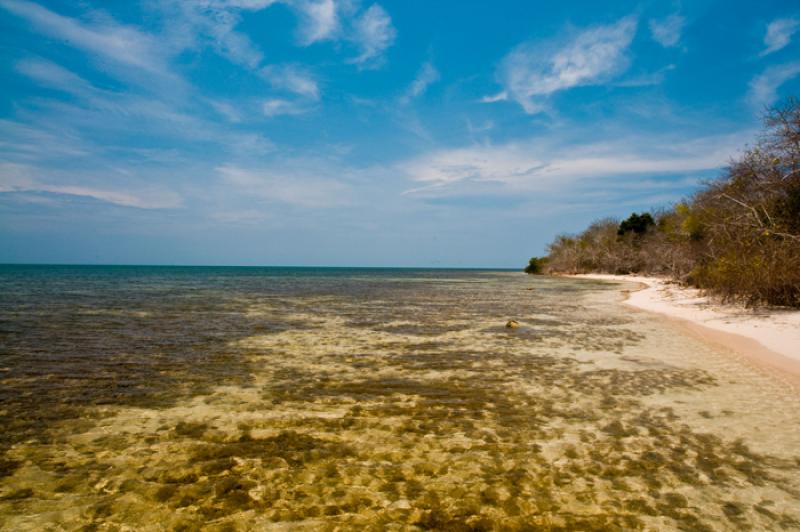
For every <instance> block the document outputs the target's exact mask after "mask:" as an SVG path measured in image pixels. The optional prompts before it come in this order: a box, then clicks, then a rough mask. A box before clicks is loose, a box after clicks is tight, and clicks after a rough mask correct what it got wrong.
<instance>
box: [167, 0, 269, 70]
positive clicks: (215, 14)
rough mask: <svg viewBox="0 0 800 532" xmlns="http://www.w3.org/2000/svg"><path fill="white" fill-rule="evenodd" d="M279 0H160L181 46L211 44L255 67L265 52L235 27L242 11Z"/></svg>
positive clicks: (176, 43) (238, 61)
mask: <svg viewBox="0 0 800 532" xmlns="http://www.w3.org/2000/svg"><path fill="white" fill-rule="evenodd" d="M276 1H277V0H199V1H192V2H189V1H185V0H161V1H160V2H158V3H157V4H156V5H157V6H158V7H159V8H160V9H161V10H162V11H163V12H164V13H165V14H166V16H167V17H168V18H169V25H168V27H167V29H168V33H169V35H170V36H171V38H172V40H173V45H174V46H175V47H176V48H178V49H183V48H193V47H199V46H205V45H210V46H211V47H212V48H213V49H214V50H216V52H217V53H218V54H220V55H221V56H222V57H225V58H226V59H228V60H229V61H231V62H232V63H235V64H238V65H241V66H244V67H246V68H250V69H255V68H257V67H258V66H259V64H260V63H261V61H262V59H263V54H262V53H261V51H260V50H259V49H258V47H257V46H256V45H255V44H254V43H253V42H252V41H251V40H250V38H249V37H248V36H247V35H245V34H244V33H241V32H239V31H236V26H237V25H238V24H239V22H240V21H241V12H242V11H260V10H262V9H265V8H267V7H269V6H270V5H272V4H274V3H276Z"/></svg>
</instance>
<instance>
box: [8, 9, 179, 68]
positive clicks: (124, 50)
mask: <svg viewBox="0 0 800 532" xmlns="http://www.w3.org/2000/svg"><path fill="white" fill-rule="evenodd" d="M0 7H1V8H3V9H5V10H6V11H8V12H10V13H13V14H14V15H16V16H18V17H20V18H23V19H25V20H27V21H28V22H29V23H31V24H32V25H33V26H34V27H35V28H37V29H38V30H40V31H42V32H43V33H45V34H47V35H50V36H52V37H56V38H58V39H61V40H63V41H64V42H67V43H69V44H70V45H72V46H74V47H76V48H79V49H81V50H84V51H86V52H89V53H91V54H93V55H95V56H97V57H101V58H103V59H105V60H108V61H111V62H112V63H114V64H116V65H117V66H121V67H127V68H133V69H136V70H137V71H141V72H145V73H147V74H149V75H150V76H153V75H155V76H158V77H159V78H162V79H168V80H172V81H177V80H178V78H177V76H175V75H174V74H173V73H172V72H171V70H170V69H169V68H168V64H167V63H168V62H167V55H168V54H167V53H166V52H165V51H164V48H163V45H162V44H161V43H160V42H159V41H158V40H157V39H156V38H155V37H154V36H152V35H149V34H147V33H144V32H141V31H139V30H137V29H136V28H133V27H130V26H125V25H122V24H118V23H116V22H115V21H113V20H111V19H110V18H108V17H107V16H96V17H94V19H95V20H93V21H91V22H83V21H80V20H77V19H73V18H70V17H65V16H62V15H59V14H58V13H55V12H53V11H50V10H49V9H47V8H45V7H42V6H40V5H39V4H35V3H33V2H28V1H25V0H0ZM118 72H120V71H119V70H118ZM123 74H124V73H123ZM126 77H127V76H126Z"/></svg>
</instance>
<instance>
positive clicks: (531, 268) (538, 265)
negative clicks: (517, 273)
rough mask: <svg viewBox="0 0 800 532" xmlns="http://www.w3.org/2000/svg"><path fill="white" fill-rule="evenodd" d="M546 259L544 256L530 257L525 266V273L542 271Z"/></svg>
mask: <svg viewBox="0 0 800 532" xmlns="http://www.w3.org/2000/svg"><path fill="white" fill-rule="evenodd" d="M546 260H547V258H546V257H531V260H529V261H528V265H527V266H525V273H527V274H530V275H538V274H542V273H544V264H545V262H546Z"/></svg>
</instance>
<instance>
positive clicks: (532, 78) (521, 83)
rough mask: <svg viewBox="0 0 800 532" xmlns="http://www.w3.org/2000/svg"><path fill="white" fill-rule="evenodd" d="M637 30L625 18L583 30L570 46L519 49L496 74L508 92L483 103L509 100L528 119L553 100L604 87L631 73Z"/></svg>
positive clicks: (562, 43) (532, 44) (535, 45)
mask: <svg viewBox="0 0 800 532" xmlns="http://www.w3.org/2000/svg"><path fill="white" fill-rule="evenodd" d="M636 27H637V21H636V19H635V18H634V17H625V18H623V19H621V20H619V21H617V22H616V23H614V24H610V25H607V26H595V27H592V28H589V29H585V30H583V31H581V32H579V33H577V35H575V36H573V37H572V38H571V39H569V40H567V41H563V40H556V41H548V42H529V43H524V44H522V45H519V46H518V47H516V48H515V49H514V50H512V51H511V52H510V53H509V54H508V55H507V56H506V57H505V59H504V60H503V61H502V63H501V65H500V68H499V70H498V79H499V80H500V82H501V84H502V85H503V88H504V90H503V91H502V92H501V93H499V94H497V95H494V96H489V97H485V98H484V99H483V101H484V102H487V103H488V102H495V101H501V100H506V99H510V100H513V101H515V102H517V103H518V104H519V105H521V106H522V108H523V109H524V110H525V112H526V113H537V112H540V111H542V110H543V109H544V105H545V101H546V98H547V97H549V96H551V95H552V94H555V93H557V92H559V91H563V90H567V89H571V88H573V87H580V86H587V85H598V84H602V83H604V82H606V81H608V80H610V79H612V78H613V77H614V76H616V75H617V74H619V73H621V72H623V71H625V70H626V69H627V67H628V62H629V60H628V56H627V53H626V52H627V49H628V47H629V46H630V44H631V41H632V40H633V37H634V35H635V33H636Z"/></svg>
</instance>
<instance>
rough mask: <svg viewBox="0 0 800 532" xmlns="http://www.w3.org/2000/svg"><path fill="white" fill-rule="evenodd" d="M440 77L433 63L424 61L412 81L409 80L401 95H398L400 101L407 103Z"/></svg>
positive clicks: (421, 93) (420, 94)
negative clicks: (409, 82)
mask: <svg viewBox="0 0 800 532" xmlns="http://www.w3.org/2000/svg"><path fill="white" fill-rule="evenodd" d="M440 78H441V75H440V74H439V71H438V70H436V67H435V66H433V63H431V62H430V61H426V62H425V63H423V64H422V66H421V67H420V69H419V71H417V75H416V77H415V78H414V81H412V82H411V84H410V85H409V86H408V88H407V89H406V91H405V93H403V96H401V97H400V101H401V103H409V102H410V101H411V100H413V99H415V98H418V97H420V96H422V95H423V94H425V91H427V90H428V87H430V86H431V85H432V84H434V83H436V82H437V81H439V79H440Z"/></svg>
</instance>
